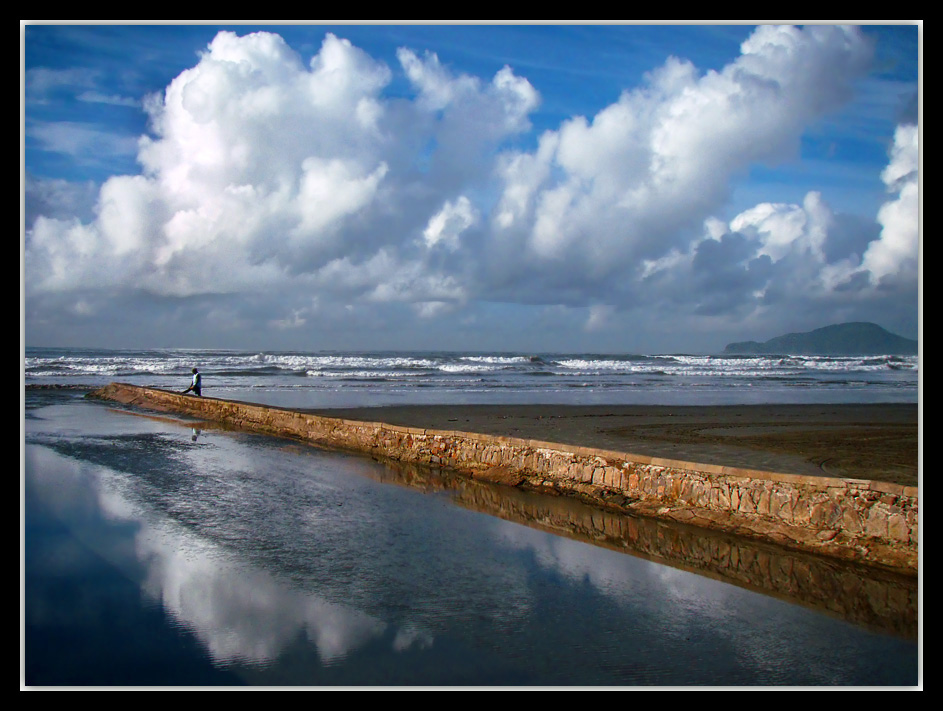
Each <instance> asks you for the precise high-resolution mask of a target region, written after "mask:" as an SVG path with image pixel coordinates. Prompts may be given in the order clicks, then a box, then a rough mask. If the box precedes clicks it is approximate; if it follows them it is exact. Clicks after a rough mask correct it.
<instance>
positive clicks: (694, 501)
mask: <svg viewBox="0 0 943 711" xmlns="http://www.w3.org/2000/svg"><path fill="white" fill-rule="evenodd" d="M90 396H91V397H97V398H101V399H105V400H112V401H115V402H121V403H125V404H130V405H136V406H140V407H145V408H149V409H155V410H162V411H170V412H178V413H184V414H187V415H191V416H193V417H198V418H202V419H207V420H212V421H215V422H221V423H225V424H228V425H230V426H233V427H238V428H243V429H248V430H252V431H256V432H264V433H268V434H273V435H278V436H282V437H292V438H297V439H301V440H304V441H306V442H310V443H312V444H318V445H322V446H327V447H336V448H341V449H346V450H350V451H357V452H365V453H369V454H371V455H374V456H380V457H387V458H391V459H395V460H400V461H407V462H416V463H425V464H433V465H439V466H446V467H449V468H452V469H455V470H457V471H460V472H463V473H466V474H468V475H470V476H473V477H475V478H483V479H488V480H491V481H497V482H500V483H504V484H508V485H511V486H521V487H526V488H531V489H536V490H541V491H546V492H552V493H557V494H565V495H570V496H576V497H578V498H581V499H583V500H586V501H589V502H592V503H594V504H596V505H598V506H601V507H603V508H607V509H610V510H617V511H625V512H634V513H639V514H642V515H646V516H654V517H658V518H664V519H671V520H675V521H681V522H684V523H688V524H693V525H697V526H702V527H707V528H711V529H716V530H722V531H727V532H730V533H735V534H738V535H743V536H748V537H751V538H755V539H758V540H764V541H769V542H774V543H777V544H779V545H782V546H785V547H787V548H793V549H796V550H805V551H810V552H816V553H820V554H824V555H829V556H834V557H838V558H842V559H845V560H853V561H857V562H862V563H867V564H872V565H879V566H883V567H888V568H892V569H895V570H898V571H903V572H908V573H911V574H916V572H917V564H918V533H919V519H918V490H917V488H916V487H904V486H900V485H897V484H889V483H884V482H877V481H869V480H864V479H836V478H828V477H810V476H798V475H792V474H780V473H775V472H762V471H755V470H747V469H736V468H731V467H722V466H717V465H710V464H696V463H692V462H681V461H675V460H667V459H657V458H652V457H646V456H640V455H633V454H628V453H624V452H610V451H605V450H599V449H591V448H585V447H572V446H567V445H560V444H554V443H549V442H540V441H535V440H524V439H517V438H513V437H496V436H493V435H484V434H474V433H467V432H453V431H448V430H429V429H417V428H412V427H398V426H392V425H387V424H384V423H380V422H361V421H356V420H344V419H338V418H330V417H322V416H318V415H312V414H308V413H302V412H295V411H291V410H284V409H280V408H276V407H267V406H262V405H253V404H248V403H241V402H233V401H227V400H217V399H214V398H198V397H191V396H187V395H181V394H180V393H174V392H169V391H166V390H157V389H154V388H142V387H138V386H133V385H126V384H122V383H112V384H111V385H108V386H105V387H104V388H100V389H99V390H96V391H94V392H93V393H90Z"/></svg>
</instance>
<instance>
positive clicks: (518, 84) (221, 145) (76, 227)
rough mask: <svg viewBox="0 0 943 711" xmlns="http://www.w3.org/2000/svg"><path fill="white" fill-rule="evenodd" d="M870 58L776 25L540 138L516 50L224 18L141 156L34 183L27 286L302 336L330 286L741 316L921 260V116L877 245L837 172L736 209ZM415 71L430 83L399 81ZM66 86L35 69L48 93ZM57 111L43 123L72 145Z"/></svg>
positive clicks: (152, 123)
mask: <svg viewBox="0 0 943 711" xmlns="http://www.w3.org/2000/svg"><path fill="white" fill-rule="evenodd" d="M870 53H871V47H870V45H869V43H868V42H867V41H866V40H865V38H864V37H863V36H862V34H861V33H860V32H859V31H858V30H856V29H854V28H842V27H831V26H811V27H807V28H804V29H797V28H794V27H783V26H766V27H760V28H758V29H757V30H756V31H755V32H754V33H753V34H752V35H751V37H750V38H749V39H748V40H747V41H745V42H744V43H743V45H742V47H741V55H740V56H739V57H738V58H737V59H735V60H734V61H733V62H731V63H730V64H728V65H727V66H725V67H723V68H722V69H720V70H717V71H708V72H706V73H702V72H699V71H698V69H697V68H696V67H695V66H693V65H692V64H691V63H690V62H687V61H684V60H682V59H677V58H670V59H668V60H667V61H666V62H665V63H664V65H663V66H661V67H658V68H655V69H654V70H653V71H652V72H651V73H650V74H649V75H648V76H647V77H646V80H645V83H644V84H643V85H642V86H640V87H638V88H635V89H631V90H626V91H624V92H623V93H622V95H621V96H620V97H618V99H617V100H616V101H615V102H614V103H612V104H611V105H609V106H607V107H605V108H603V109H602V110H601V111H599V112H598V113H597V114H596V115H595V116H592V117H588V118H587V117H582V116H576V117H572V118H570V119H568V120H566V121H564V122H563V123H562V124H561V125H560V126H559V127H558V128H557V129H555V130H548V131H546V132H544V133H543V134H542V135H541V136H539V137H535V139H534V140H533V141H530V142H529V143H530V145H532V146H533V148H532V149H529V150H524V149H521V148H520V147H516V148H515V145H517V146H519V145H521V144H515V143H514V141H515V140H516V139H517V138H519V137H522V136H525V137H526V135H527V133H528V132H529V131H530V129H531V124H530V117H531V114H532V113H533V112H534V111H536V110H537V109H538V107H539V105H540V95H539V93H538V91H537V89H536V88H535V87H534V86H532V85H531V84H530V83H529V82H528V80H527V79H526V78H524V77H522V76H519V75H518V74H516V73H515V72H514V71H513V70H512V69H511V68H510V67H504V68H502V69H500V70H499V71H498V72H497V73H496V74H495V75H494V76H493V77H491V78H490V79H483V78H479V77H475V76H469V75H465V74H460V73H456V72H454V71H452V70H451V69H450V68H449V67H448V66H447V65H446V64H443V63H442V62H441V61H440V59H439V57H438V56H436V55H435V54H431V53H420V52H419V51H416V50H413V49H409V48H402V49H400V50H399V52H398V53H397V60H398V62H399V67H397V68H391V67H389V66H387V65H385V64H384V63H382V62H380V61H377V60H376V59H374V58H372V57H371V56H369V55H368V54H367V53H365V52H364V51H362V50H360V49H358V48H357V47H355V46H353V45H352V44H351V43H350V42H348V41H347V40H344V39H341V38H339V37H336V36H334V35H330V34H329V35H327V36H326V37H325V38H324V41H323V43H322V45H321V47H320V49H319V51H318V52H317V54H315V55H314V57H312V58H311V59H310V61H308V62H305V61H304V59H303V58H302V57H301V56H300V55H298V54H297V53H296V52H295V51H294V50H293V49H292V48H290V47H289V46H288V45H287V44H286V43H285V41H284V40H283V39H282V38H281V37H280V36H278V35H276V34H272V33H255V34H250V35H246V36H243V37H239V36H237V35H236V34H234V33H232V32H221V33H219V34H218V35H217V36H216V38H215V39H214V40H213V41H212V42H211V43H210V44H209V46H208V47H207V48H206V49H205V51H204V52H203V53H202V54H201V55H200V57H199V61H198V62H197V63H196V65H195V66H193V67H191V68H189V69H186V70H184V71H183V72H181V73H180V74H179V75H178V76H177V77H176V78H175V79H174V80H173V81H172V82H171V83H170V84H169V85H168V86H167V87H166V89H165V90H164V91H163V92H162V93H161V94H160V95H155V96H151V97H148V98H147V100H146V101H145V102H144V106H145V110H146V112H147V115H148V118H149V131H148V134H147V135H145V136H143V137H141V138H140V139H139V141H138V142H137V145H136V150H137V158H138V161H139V163H140V165H141V166H142V171H141V173H140V175H134V176H115V177H112V178H110V179H109V180H107V181H105V182H104V183H103V184H102V185H101V188H100V191H99V192H98V194H97V196H96V197H95V200H94V208H93V209H91V210H89V209H88V207H86V208H85V209H76V210H75V212H73V213H71V214H70V213H69V211H68V210H64V209H53V208H52V207H51V206H50V205H49V201H48V200H43V199H39V196H41V194H42V191H41V190H38V189H31V190H29V191H28V193H27V203H28V207H27V215H28V220H29V221H28V223H27V236H26V245H25V259H26V284H27V294H28V296H30V297H31V298H33V299H34V301H35V303H37V304H38V303H44V302H43V299H46V302H48V303H52V302H53V301H54V300H55V298H54V297H57V295H66V294H69V293H75V294H79V293H81V294H83V295H84V296H83V298H86V299H87V300H88V303H94V302H95V299H94V298H91V297H90V296H89V295H90V294H94V293H106V292H107V293H134V294H138V295H141V294H145V295H148V297H149V298H153V299H158V300H159V299H165V300H166V299H169V300H177V301H176V302H175V303H179V302H180V300H183V299H201V298H216V297H217V296H219V295H226V294H233V295H250V296H252V297H253V298H256V299H261V300H267V301H266V307H265V308H266V309H268V314H267V316H266V317H265V318H264V319H259V321H260V323H263V324H268V325H269V327H271V328H275V329H278V330H282V331H290V330H296V329H305V328H311V327H313V324H315V323H316V322H318V319H319V318H320V317H321V315H323V314H325V313H327V312H328V311H329V310H330V304H334V305H336V306H337V307H338V308H341V307H345V306H346V307H351V308H352V305H360V306H363V305H377V304H405V305H407V306H408V307H409V308H412V310H413V313H414V314H416V315H419V316H420V317H423V318H428V319H434V318H436V317H438V316H440V315H442V314H447V313H450V312H451V311H452V310H454V308H456V307H457V306H460V305H463V304H468V303H470V302H472V301H474V300H486V301H488V300H492V301H499V302H506V303H519V304H529V305H554V304H559V305H564V306H566V307H578V308H586V309H588V310H587V314H588V316H587V319H586V321H585V328H586V330H587V331H588V332H592V331H604V330H606V329H607V328H609V327H610V325H612V324H617V323H618V321H619V318H620V314H622V313H624V312H625V311H626V310H629V309H632V308H637V307H639V306H640V305H642V304H644V303H651V302H652V300H660V301H661V302H662V303H665V304H669V305H673V306H671V308H675V307H677V308H679V309H682V308H684V305H685V304H687V305H689V306H691V305H692V304H693V306H691V309H692V311H691V313H701V314H721V313H737V314H740V315H741V316H742V315H743V314H744V313H748V312H751V311H755V310H756V309H757V308H760V306H759V305H760V304H769V303H770V301H771V300H774V299H776V298H781V295H783V294H786V293H787V292H788V291H789V290H790V289H797V288H801V289H804V290H805V291H804V293H806V294H811V293H815V294H823V295H827V293H828V292H829V290H831V289H835V288H837V287H838V286H839V285H841V284H847V283H848V282H849V279H851V278H852V276H853V275H854V274H856V273H860V272H862V270H864V271H866V272H867V273H868V274H869V275H870V277H871V279H872V280H874V281H875V282H877V281H880V280H882V279H883V280H888V279H892V278H896V277H898V276H900V274H901V273H902V270H904V271H906V270H908V269H912V268H913V267H914V265H915V260H916V239H917V232H916V210H915V205H916V189H917V183H916V167H917V163H916V129H915V128H913V127H911V129H912V130H910V129H907V128H906V127H903V128H902V129H900V130H899V131H898V134H897V136H896V137H895V149H894V152H893V155H892V158H891V161H890V164H889V166H888V168H887V170H886V171H885V174H884V180H885V182H886V184H887V185H888V188H889V190H891V191H892V192H893V195H894V197H893V198H892V199H891V200H889V201H888V203H887V204H886V205H885V206H884V208H882V210H881V212H880V214H879V216H878V220H879V222H880V224H881V230H882V231H881V234H880V236H879V239H877V240H875V241H872V242H871V244H870V246H868V247H867V251H863V250H864V245H865V244H866V242H867V240H862V239H861V238H858V239H857V240H855V239H851V238H850V237H848V236H847V234H846V233H847V232H848V230H847V229H846V227H847V226H848V225H850V224H851V223H850V222H849V221H848V220H847V219H846V218H845V217H844V216H842V215H835V214H833V212H832V211H831V209H830V208H829V207H828V204H827V201H826V198H825V197H824V196H823V195H821V194H820V193H819V192H816V191H811V192H810V193H809V194H808V195H807V197H806V198H805V200H804V201H803V203H802V204H801V205H792V204H784V203H776V202H768V203H761V204H758V205H756V206H755V207H753V208H751V209H748V210H745V211H743V212H742V213H741V214H740V215H737V216H736V217H735V218H734V219H733V220H730V221H725V220H722V219H719V218H718V217H717V215H718V214H720V213H721V212H722V210H723V208H724V207H725V205H726V201H727V199H728V197H729V192H730V189H731V188H730V186H731V183H732V181H733V180H734V179H735V178H736V177H737V176H738V175H741V174H743V173H745V171H747V170H748V169H749V168H750V166H751V165H753V164H755V163H758V162H760V163H775V162H777V161H779V160H782V159H784V158H788V157H790V156H793V155H795V152H796V150H797V146H798V143H799V140H800V138H801V136H802V134H803V131H804V130H805V129H806V127H807V126H809V125H810V124H811V123H813V122H815V121H816V120H818V119H819V118H820V117H822V116H823V115H824V114H825V113H826V112H828V111H830V110H832V109H834V108H835V107H837V106H838V105H839V104H840V103H841V102H842V101H843V100H844V99H845V98H846V97H847V96H848V94H849V92H850V91H851V90H852V87H853V84H854V82H855V80H856V79H857V78H858V77H860V76H861V74H862V72H863V71H864V70H865V69H866V67H867V65H868V62H869V59H870ZM396 71H398V72H402V74H403V75H404V76H405V78H406V80H407V82H408V83H409V86H411V87H412V91H413V94H412V96H405V97H403V96H396V97H391V96H388V95H387V93H386V90H387V88H388V86H389V84H390V83H391V81H392V80H393V76H394V72H396ZM66 81H77V79H76V78H75V77H71V76H64V75H59V74H52V73H45V74H44V73H36V74H35V75H34V79H33V86H34V92H35V95H36V96H37V97H41V96H42V95H43V92H49V91H52V90H54V88H55V87H56V86H58V85H59V84H61V83H63V82H66ZM107 98H108V97H104V96H100V97H98V100H105V99H107ZM114 98H115V99H116V101H119V103H120V97H114ZM37 100H38V99H37ZM61 128H62V127H54V126H49V127H42V126H39V127H36V128H34V129H32V130H33V132H34V134H35V135H36V136H37V138H39V139H40V140H44V141H46V142H47V143H49V144H50V145H53V144H55V145H59V146H61V148H62V150H67V149H68V145H67V144H66V143H65V142H64V141H65V140H66V139H65V138H58V137H57V136H60V133H57V131H61ZM61 135H62V136H65V135H66V134H65V133H61ZM93 138H94V137H87V140H88V141H92V140H93ZM72 140H78V139H77V138H76V135H75V134H74V133H73V134H72ZM56 141H59V143H55V142H56ZM34 187H35V186H34ZM59 187H60V189H61V188H62V186H59ZM50 189H51V186H50ZM46 192H47V193H48V192H49V190H48V189H47V190H46ZM75 199H76V200H78V198H75ZM88 203H89V200H88V199H87V197H86V199H85V204H86V205H87V204H88ZM843 235H844V236H843ZM873 236H874V235H869V238H873ZM852 247H855V248H858V252H857V253H855V252H854V251H851V250H852ZM40 297H42V298H40ZM257 303H259V302H257ZM313 304H314V305H316V306H312V305H313ZM213 308H214V309H216V308H222V307H221V305H220V304H218V303H214V306H213ZM259 308H262V307H261V306H260V307H259ZM231 310H232V311H234V312H235V311H240V310H241V311H242V312H243V313H246V311H245V309H237V308H236V307H234V306H233V307H231ZM234 318H235V317H234Z"/></svg>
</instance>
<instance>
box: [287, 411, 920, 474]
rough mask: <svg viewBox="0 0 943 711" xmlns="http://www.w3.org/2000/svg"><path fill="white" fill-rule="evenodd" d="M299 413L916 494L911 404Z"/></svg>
mask: <svg viewBox="0 0 943 711" xmlns="http://www.w3.org/2000/svg"><path fill="white" fill-rule="evenodd" d="M306 411H307V412H312V413H315V414H319V415H324V416H329V417H341V418H346V419H354V420H364V421H372V422H384V423H387V424H391V425H402V426H408V427H420V428H425V429H438V430H455V431H463V432H475V433H482V434H491V435H498V436H505V437H516V438H521V439H534V440H541V441H546V442H555V443H560V444H571V445H576V446H583V447H598V448H601V449H609V450H613V451H619V452H628V453H632V454H641V455H647V456H653V457H663V458H667V459H677V460H681V461H688V462H699V463H705V464H719V465H723V466H731V467H741V468H745V469H759V470H763V471H774V472H782V473H787V474H804V475H813V476H834V477H840V478H856V479H873V480H877V481H887V482H892V483H896V484H903V485H907V486H917V485H918V408H917V405H916V404H907V403H886V404H821V405H717V406H654V405H399V406H397V405H391V406H383V407H359V408H324V409H308V410H306Z"/></svg>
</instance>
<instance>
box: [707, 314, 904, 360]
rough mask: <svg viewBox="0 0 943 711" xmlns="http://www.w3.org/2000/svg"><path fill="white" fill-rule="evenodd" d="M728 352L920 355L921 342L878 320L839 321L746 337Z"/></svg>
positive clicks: (726, 351) (729, 346)
mask: <svg viewBox="0 0 943 711" xmlns="http://www.w3.org/2000/svg"><path fill="white" fill-rule="evenodd" d="M724 353H725V354H728V355H740V354H748V355H749V354H761V353H775V354H778V355H916V354H917V342H916V341H913V340H911V339H909V338H904V337H902V336H897V335H895V334H893V333H891V332H890V331H885V330H884V329H883V328H881V327H880V326H878V325H877V324H876V323H862V322H857V323H839V324H836V325H834V326H825V327H824V328H817V329H815V330H814V331H809V332H808V333H787V334H786V335H785V336H777V337H776V338H771V339H770V340H768V341H766V342H765V343H757V342H756V341H742V342H740V343H730V344H729V345H728V346H727V347H726V348H724Z"/></svg>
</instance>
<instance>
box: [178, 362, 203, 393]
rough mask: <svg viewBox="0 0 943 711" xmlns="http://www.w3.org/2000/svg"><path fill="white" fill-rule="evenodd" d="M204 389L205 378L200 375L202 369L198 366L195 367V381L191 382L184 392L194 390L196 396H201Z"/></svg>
mask: <svg viewBox="0 0 943 711" xmlns="http://www.w3.org/2000/svg"><path fill="white" fill-rule="evenodd" d="M202 391H203V378H202V377H201V376H200V371H199V370H197V369H196V368H194V369H193V382H192V383H190V387H189V388H187V389H186V390H184V391H183V394H184V395H186V394H187V393H189V392H192V393H193V394H194V395H196V396H200V395H201V394H202Z"/></svg>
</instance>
